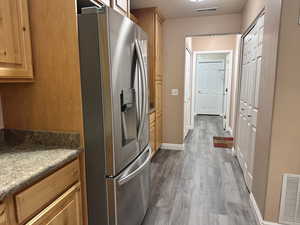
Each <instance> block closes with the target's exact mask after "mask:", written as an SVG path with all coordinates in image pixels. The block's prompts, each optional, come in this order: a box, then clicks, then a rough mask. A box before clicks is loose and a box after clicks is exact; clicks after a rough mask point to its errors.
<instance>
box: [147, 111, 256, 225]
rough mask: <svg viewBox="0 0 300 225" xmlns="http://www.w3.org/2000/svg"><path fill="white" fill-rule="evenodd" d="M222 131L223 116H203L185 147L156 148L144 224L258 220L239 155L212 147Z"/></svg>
mask: <svg viewBox="0 0 300 225" xmlns="http://www.w3.org/2000/svg"><path fill="white" fill-rule="evenodd" d="M223 134H224V132H223V129H222V119H221V118H220V117H216V116H198V117H197V118H196V121H195V130H194V131H193V133H192V134H191V135H190V136H189V137H188V138H187V140H186V143H185V151H167V150H162V151H160V152H158V153H157V155H156V156H155V157H154V159H153V162H152V193H151V203H150V208H149V210H148V213H147V215H146V217H145V220H144V223H143V225H256V223H255V219H254V216H253V215H252V212H251V209H250V204H249V194H248V190H247V188H246V186H245V183H244V179H243V176H242V171H241V169H240V167H239V165H238V162H237V160H236V158H235V157H233V156H232V154H231V151H230V150H226V149H222V148H214V147H213V144H212V137H213V136H215V135H218V136H220V135H221V136H222V135H223Z"/></svg>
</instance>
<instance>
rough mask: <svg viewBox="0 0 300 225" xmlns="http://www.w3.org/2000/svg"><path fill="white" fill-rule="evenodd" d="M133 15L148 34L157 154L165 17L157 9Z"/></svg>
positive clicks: (154, 150) (137, 11)
mask: <svg viewBox="0 0 300 225" xmlns="http://www.w3.org/2000/svg"><path fill="white" fill-rule="evenodd" d="M132 14H133V15H134V16H135V17H136V18H137V20H138V24H139V25H140V26H141V27H142V28H143V30H144V31H145V32H146V33H147V34H148V58H149V61H148V64H149V88H150V107H153V108H154V111H153V113H155V123H154V124H155V129H154V130H155V135H154V137H155V140H154V143H155V144H154V146H153V147H152V148H153V154H155V153H156V152H157V150H158V149H159V148H160V146H161V144H162V88H163V53H162V51H163V32H162V24H163V17H162V16H161V15H160V14H159V12H158V9H157V8H144V9H135V10H132ZM151 141H152V142H153V140H150V142H151Z"/></svg>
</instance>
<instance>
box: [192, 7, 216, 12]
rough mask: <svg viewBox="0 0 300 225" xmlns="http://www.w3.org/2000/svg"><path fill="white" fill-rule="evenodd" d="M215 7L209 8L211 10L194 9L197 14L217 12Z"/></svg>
mask: <svg viewBox="0 0 300 225" xmlns="http://www.w3.org/2000/svg"><path fill="white" fill-rule="evenodd" d="M217 9H218V8H217V7H211V8H200V9H196V11H197V12H214V11H217Z"/></svg>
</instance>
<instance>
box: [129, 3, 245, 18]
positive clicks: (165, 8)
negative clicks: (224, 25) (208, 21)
mask: <svg viewBox="0 0 300 225" xmlns="http://www.w3.org/2000/svg"><path fill="white" fill-rule="evenodd" d="M249 1H251V0H249ZM246 2H247V0H202V1H201V2H191V1H190V0H131V8H133V9H138V8H146V7H158V8H159V10H160V12H161V14H162V15H163V16H164V17H165V18H180V17H194V16H202V15H220V14H228V13H239V12H241V10H242V9H243V7H244V5H245V3H246ZM209 7H218V9H217V11H215V12H196V9H199V8H209Z"/></svg>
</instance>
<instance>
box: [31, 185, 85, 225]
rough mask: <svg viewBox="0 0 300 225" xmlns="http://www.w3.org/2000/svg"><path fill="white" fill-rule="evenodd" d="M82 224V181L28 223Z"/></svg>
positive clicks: (33, 224) (48, 224)
mask: <svg viewBox="0 0 300 225" xmlns="http://www.w3.org/2000/svg"><path fill="white" fill-rule="evenodd" d="M54 224H57V225H58V224H65V225H82V214H81V197H80V183H77V184H75V185H74V186H73V187H71V188H70V189H69V190H67V191H66V192H65V193H63V194H62V195H61V196H60V197H59V198H57V199H56V200H55V201H54V202H53V203H51V204H50V205H49V206H48V207H46V208H45V209H44V210H43V211H41V212H40V213H39V214H38V215H37V216H36V217H34V218H33V219H32V220H31V221H29V222H28V223H26V225H54Z"/></svg>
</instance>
